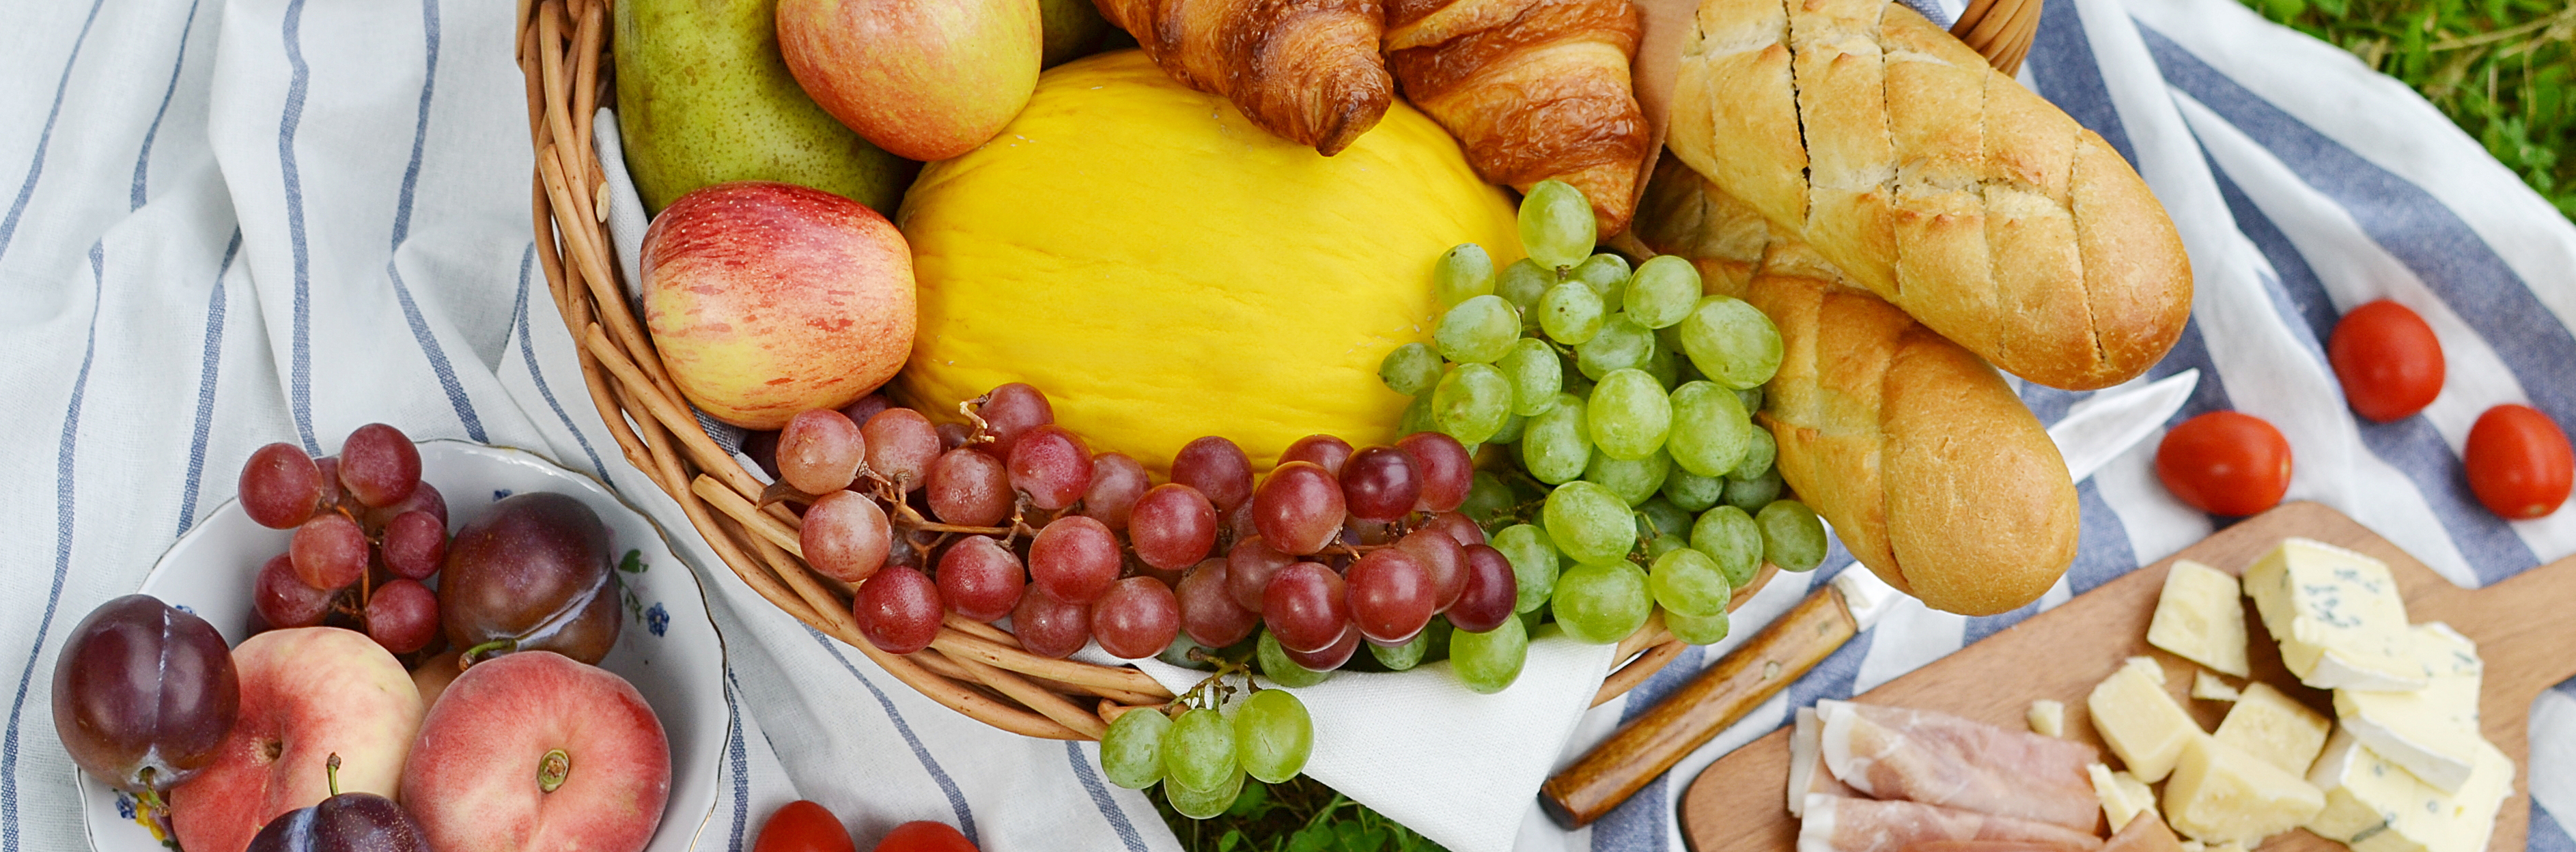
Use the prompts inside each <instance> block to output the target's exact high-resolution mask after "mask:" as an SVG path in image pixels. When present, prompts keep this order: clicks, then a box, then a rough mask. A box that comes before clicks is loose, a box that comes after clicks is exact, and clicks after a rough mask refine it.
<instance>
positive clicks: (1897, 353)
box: [1637, 165, 2078, 615]
mask: <svg viewBox="0 0 2576 852" xmlns="http://www.w3.org/2000/svg"><path fill="white" fill-rule="evenodd" d="M1761 225H1762V222H1761V215H1760V214H1759V213H1757V212H1755V211H1754V210H1753V209H1752V208H1751V207H1749V206H1747V205H1745V203H1744V202H1741V201H1737V200H1735V199H1734V198H1731V197H1728V196H1727V195H1726V194H1725V193H1724V192H1722V191H1719V190H1717V189H1716V188H1715V187H1714V186H1713V185H1712V184H1710V183H1708V182H1706V181H1705V180H1703V179H1702V178H1700V177H1699V176H1698V175H1696V174H1692V173H1691V172H1689V171H1688V170H1686V169H1680V168H1673V167H1669V166H1668V165H1667V166H1663V167H1658V168H1657V169H1656V175H1655V180H1654V182H1653V183H1652V184H1649V185H1648V187H1647V190H1646V200H1645V203H1644V206H1643V207H1642V208H1641V210H1640V212H1639V215H1638V218H1637V229H1638V236H1639V238H1640V239H1642V240H1644V241H1645V243H1646V245H1647V246H1649V247H1651V248H1653V249H1655V250H1657V251H1663V252H1669V253H1673V254H1679V255H1682V256H1684V257H1690V258H1692V259H1693V260H1694V261H1695V262H1696V263H1697V265H1698V266H1699V267H1700V270H1701V276H1702V279H1703V280H1704V281H1706V282H1707V283H1708V285H1709V288H1710V289H1711V290H1715V291H1719V292H1728V293H1730V294H1731V295H1739V296H1741V297H1743V298H1744V299H1746V300H1747V301H1750V302H1752V303H1753V305H1754V306H1755V307H1758V308H1761V309H1762V312H1763V313H1765V314H1769V315H1770V316H1771V320H1772V322H1773V323H1775V324H1777V325H1778V326H1779V328H1780V343H1781V348H1782V356H1781V359H1780V371H1779V373H1778V374H1776V375H1774V376H1772V377H1771V382H1770V383H1769V384H1767V385H1765V386H1764V388H1763V391H1764V392H1763V405H1762V411H1761V413H1760V414H1759V415H1758V416H1757V419H1758V420H1760V421H1761V422H1762V423H1763V425H1765V426H1767V427H1769V428H1770V429H1771V434H1772V435H1773V436H1774V437H1776V438H1778V439H1779V444H1780V457H1779V466H1780V478H1781V479H1783V480H1785V481H1787V482H1788V484H1789V487H1790V488H1792V489H1795V490H1796V491H1797V493H1798V496H1799V498H1800V499H1803V500H1805V501H1806V503H1807V505H1808V506H1809V507H1810V508H1813V509H1815V510H1816V513H1817V514H1820V515H1823V516H1824V518H1825V519H1826V520H1828V521H1831V522H1832V523H1833V525H1834V532H1835V534H1836V535H1839V536H1840V537H1841V538H1842V541H1843V546H1845V547H1847V548H1849V549H1850V550H1851V552H1852V555H1853V556H1854V557H1857V558H1858V559H1859V560H1860V562H1861V564H1863V565H1867V566H1869V568H1870V570H1872V571H1875V572H1877V573H1878V576H1879V577H1881V578H1883V579H1885V580H1887V582H1888V583H1889V584H1890V585H1893V586H1895V587H1897V588H1898V589H1902V590H1904V591H1905V592H1907V593H1908V594H1912V595H1913V596H1915V597H1917V598H1920V599H1922V601H1923V602H1924V603H1925V604H1928V605H1930V606H1932V607H1933V608H1935V609H1941V610H1947V611H1950V612H1956V613H1962V614H1966V615H1992V614H1995V613H1999V612H2005V611H2008V610H2011V609H2013V608H2016V607H2019V606H2021V605H2023V604H2026V603H2029V602H2031V601H2034V600H2037V599H2039V596H2040V595H2041V594H2043V593H2045V592H2047V591H2048V588H2049V586H2050V585H2052V584H2054V583H2056V582H2057V578H2058V576H2059V575H2062V574H2064V573H2065V572H2066V566H2067V564H2068V563H2070V562H2072V561H2074V559H2075V536H2076V530H2077V526H2078V519H2077V508H2076V501H2075V483H2074V482H2073V481H2071V480H2070V479H2068V477H2067V472H2066V460H2065V459H2064V458H2063V457H2061V456H2059V455H2058V453H2057V445H2056V444H2055V443H2053V442H2051V441H2050V440H2049V438H2048V432H2047V430H2045V429H2043V428H2041V427H2040V425H2039V419H2038V418H2036V417H2033V416H2031V413H2030V409H2029V408H2027V407H2025V406H2023V405H2022V403H2021V400H2020V398H2019V397H2017V396H2015V395H2014V394H2013V391H2012V388H2011V387H2010V386H2007V385H2006V384H2005V383H2004V380H2003V376H2001V375H1999V374H1997V373H1996V372H1995V371H1994V368H1992V367H1989V366H1987V365H1986V363H1985V362H1984V361H1983V360H1980V359H1979V358H1978V357H1977V356H1976V355H1975V354H1974V353H1971V352H1969V351H1968V350H1966V349H1964V348H1961V347H1960V346H1959V345H1958V344H1955V343H1952V342H1950V341H1949V340H1947V339H1944V338H1942V337H1941V336H1940V335H1939V334H1935V333H1933V331H1932V330H1931V329H1929V328H1926V327H1924V326H1923V325H1921V324H1919V323H1916V322H1915V321H1914V320H1913V319H1912V318H1910V317H1907V316H1906V315H1905V312H1903V311H1899V310H1897V309H1896V308H1895V307H1894V306H1892V305H1889V304H1888V303H1887V302H1886V301H1885V300H1882V299H1880V298H1878V297H1877V296H1875V295H1872V294H1870V293H1869V292H1868V291H1865V290H1861V289H1859V288H1856V287H1852V286H1849V285H1847V284H1845V283H1842V280H1841V277H1842V276H1841V275H1840V273H1839V272H1837V271H1836V270H1835V269H1834V267H1833V266H1832V264H1830V263H1828V262H1826V260H1825V259H1824V258H1823V257H1822V256H1821V255H1820V254H1818V253H1817V252H1816V251H1814V250H1813V249H1811V248H1809V247H1808V246H1806V245H1805V244H1803V243H1800V242H1798V241H1797V239H1796V238H1794V237H1791V236H1789V235H1787V234H1785V233H1780V232H1778V231H1775V230H1767V229H1766V233H1764V235H1763V236H1761V237H1759V238H1756V237H1754V236H1752V229H1753V228H1755V227H1759V226H1761ZM1757 257H1758V258H1759V259H1758V260H1753V259H1749V258H1757Z"/></svg>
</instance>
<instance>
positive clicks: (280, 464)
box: [240, 423, 447, 654]
mask: <svg viewBox="0 0 2576 852" xmlns="http://www.w3.org/2000/svg"><path fill="white" fill-rule="evenodd" d="M240 494H241V505H242V510H243V511H244V512H246V513H248V514H249V515H250V519H251V520H253V521H256V522H258V523H259V524H260V525H261V526H264V527H268V528H271V529H281V530H284V529H291V530H294V531H295V537H294V539H293V540H292V542H291V543H290V544H288V546H287V549H286V552H285V553H281V554H278V555H277V556H275V557H272V558H270V559H269V560H268V562H267V564H264V565H262V566H260V569H259V580H258V583H257V586H256V588H255V590H254V592H253V593H252V607H253V609H255V610H257V611H258V613H259V617H260V619H261V620H263V621H266V622H267V623H268V626H270V627H274V628H288V627H312V626H315V625H320V624H324V623H337V624H344V625H348V626H351V627H352V628H353V629H357V630H359V631H361V632H364V633H366V634H367V635H368V636H369V637H371V638H373V639H375V640H376V644H379V645H383V646H384V647H385V650H386V651H389V652H392V653H395V654H409V653H411V652H414V651H418V650H421V649H422V648H425V647H428V646H429V644H430V643H432V642H435V641H437V640H438V638H439V636H440V632H439V623H438V595H437V593H435V592H432V591H430V588H429V586H427V585H425V584H424V583H423V582H422V581H425V580H428V579H429V578H430V577H431V576H432V575H434V574H437V573H438V567H439V564H440V562H441V561H443V560H444V559H445V558H446V556H447V501H446V499H445V498H442V497H441V496H439V493H438V489H437V488H435V487H432V486H431V485H430V484H429V483H426V482H422V481H420V450H419V448H417V447H414V446H412V441H411V438H409V437H407V436H405V435H404V434H403V433H402V430H400V429H396V428H394V427H392V426H388V425H385V424H382V423H369V424H367V425H365V426H360V427H358V429H357V431H354V432H351V433H349V438H348V440H346V441H343V442H341V444H340V454H339V455H336V456H324V457H322V458H319V459H316V458H314V457H312V456H311V455H308V454H306V453H305V452H304V450H303V449H302V448H299V447H297V446H295V445H293V444H286V443H277V444H270V445H268V446H265V447H261V448H259V449H258V450H257V451H254V452H252V453H251V454H250V461H248V462H245V463H243V465H242V472H241V483H240Z"/></svg>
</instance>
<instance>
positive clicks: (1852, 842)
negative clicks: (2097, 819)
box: [1798, 794, 2102, 852]
mask: <svg viewBox="0 0 2576 852" xmlns="http://www.w3.org/2000/svg"><path fill="white" fill-rule="evenodd" d="M1804 810H1805V811H1806V812H1807V816H1806V818H1805V819H1803V820H1801V821H1799V823H1798V852H1908V850H1915V849H1924V850H1944V852H1972V850H1973V852H2095V850H2098V849H2100V848H2101V846H2102V840H2101V838H2098V837H2094V836H2093V835H2091V834H2087V833H2084V832H2080V831H2076V830H2074V829H2070V828H2064V827H2060V826H2055V825H2050V824H2048V823H2044V822H2032V821H2030V820H2026V819H2014V818H2012V817H2006V816H1996V815H1994V814H1981V813H1977V812H1975V811H1963V810H1959V809H1956V808H1945V807H1941V806H1939V805H1927V804H1923V803H1921V802H1883V801H1878V800H1875V799H1852V798H1844V797H1839V796H1827V795H1823V794H1813V795H1809V796H1808V797H1807V803H1806V806H1805V808H1804Z"/></svg>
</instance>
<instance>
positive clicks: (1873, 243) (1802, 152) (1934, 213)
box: [1667, 0, 2192, 390]
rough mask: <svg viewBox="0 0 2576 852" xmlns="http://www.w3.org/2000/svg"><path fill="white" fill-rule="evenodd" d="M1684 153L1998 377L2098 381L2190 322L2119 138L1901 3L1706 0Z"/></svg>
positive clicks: (1683, 117) (1680, 83)
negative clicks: (2113, 140)
mask: <svg viewBox="0 0 2576 852" xmlns="http://www.w3.org/2000/svg"><path fill="white" fill-rule="evenodd" d="M1667 143H1668V144H1669V145H1670V147H1671V148H1672V150H1673V153H1674V154H1675V155H1676V156H1678V157H1680V158H1681V159H1682V160H1683V161H1684V162H1686V163H1688V164H1689V165H1690V167H1691V168H1692V169H1694V170H1696V171H1698V172H1699V173H1700V174H1702V175H1705V176H1707V178H1708V179H1709V180H1710V181H1711V182H1713V183H1715V184H1716V185H1717V186H1718V187H1720V188H1722V189H1724V190H1725V191H1726V192H1727V193H1728V194H1731V195H1734V196H1735V197H1737V198H1740V199H1743V200H1744V201H1745V202H1748V203H1750V204H1751V205H1752V206H1753V207H1754V208H1755V209H1756V210H1759V211H1760V212H1761V213H1762V215H1763V216H1764V217H1765V218H1767V219H1769V220H1771V221H1772V222H1774V223H1777V224H1779V225H1780V226H1782V227H1783V228H1784V229H1786V230H1787V231H1788V232H1789V233H1792V234H1795V235H1797V236H1799V237H1800V238H1801V239H1803V240H1804V241H1805V242H1806V243H1808V244H1809V245H1811V246H1813V247H1814V249H1815V250H1816V251H1817V252H1818V253H1820V254H1821V255H1823V256H1824V257H1825V258H1826V259H1828V260H1830V261H1831V262H1832V264H1833V265H1834V266H1835V267H1838V268H1840V269H1841V270H1842V272H1843V273H1844V274H1845V275H1846V276H1848V277H1849V279H1850V281H1851V282H1852V283H1854V284H1856V285H1858V286H1861V287H1863V288H1866V289H1868V290H1870V291H1871V292H1874V293H1876V294H1878V295H1879V296H1881V297H1884V298H1885V299H1887V300H1888V301H1889V302H1891V303H1893V304H1895V305H1896V306H1897V307H1899V308H1902V309H1903V310H1904V311H1905V312H1906V313H1907V314H1909V315H1911V316H1913V317H1914V318H1915V319H1916V320H1918V321H1920V322H1922V323H1923V324H1924V325H1927V326H1930V327H1931V328H1932V329H1933V330H1935V331H1938V332H1940V333H1941V334H1942V335H1943V336H1946V337H1948V338H1949V339H1951V340H1953V341H1956V342H1957V343H1958V344H1959V345H1961V346H1965V347H1967V348H1968V349H1969V350H1970V351H1973V352H1975V353H1977V354H1979V355H1982V356H1984V357H1985V358H1986V359H1987V360H1989V361H1992V362H1993V363H1994V364H1995V366H1997V367H2000V368H2002V369H2003V370H2004V371H2006V372H2009V373H2012V374H2014V375H2017V376H2020V377H2022V378H2025V379H2029V380H2031V381H2034V382H2038V383H2040V384H2044V385H2049V386H2052V387H2060V388H2069V389H2077V390H2089V389H2095V388H2102V387H2108V386H2111V385H2114V384H2118V383H2120V382H2123V381H2127V380H2129V379H2131V378H2135V377H2137V376H2138V375H2139V374H2141V373H2144V372H2145V371H2146V370H2147V368H2148V367H2151V366H2153V365H2154V364H2155V362H2156V361H2157V360H2158V359H2161V358H2162V357H2163V356H2164V353H2165V351H2166V350H2167V349H2170V348H2171V347H2172V346H2173V342H2174V340H2175V339H2176V338H2178V337H2180V336H2181V334H2182V327H2183V323H2184V321H2185V320H2186V319H2188V317H2189V314H2190V310H2191V292H2192V287H2191V267H2190V264H2189V261H2188V259H2187V258H2186V257H2185V255H2184V253H2183V247H2182V240H2181V237H2180V236H2179V235H2178V234H2177V233H2176V232H2175V231H2174V227H2173V222H2172V220H2170V219H2168V218H2166V216H2165V212H2164V207H2163V206H2162V205H2161V204H2159V203H2157V201H2156V199H2155V196H2154V194H2153V193H2152V192H2150V191H2149V190H2148V189H2147V186H2146V182H2145V181H2143V180H2141V179H2139V177H2138V174H2137V172H2136V171H2135V170H2133V169H2131V168H2130V167H2129V164H2128V162H2127V161H2125V160H2123V159H2121V157H2120V154H2119V152H2118V151H2116V150H2114V149H2113V148H2111V146H2110V145H2109V143H2107V142H2104V141H2103V140H2102V137H2100V136H2099V135H2096V134H2094V133H2093V132H2092V131H2090V130H2086V129H2084V128H2083V126H2081V125H2079V124H2077V123H2076V122H2075V120H2074V119H2072V118H2069V117H2067V115H2066V114H2065V113H2064V112H2061V111H2059V110H2058V109H2057V108H2056V107H2055V106H2052V105H2050V104H2049V103H2048V102H2047V101H2046V100H2044V99H2042V98H2040V97H2039V95H2038V94H2036V93H2033V92H2031V91H2030V90H2029V89H2026V88H2023V87H2022V86H2021V85H2019V84H2018V83H2015V82H2014V81H2013V80H2012V78H2010V77H2006V76H2004V75H2003V74H2001V73H1999V72H1997V71H1995V70H1994V69H1993V68H1992V67H1990V66H1988V65H1987V64H1986V62H1985V60H1984V58H1983V57H1980V56H1978V55H1977V53H1976V52H1975V51H1973V50H1970V49H1968V47H1967V46H1966V45H1964V44H1961V43H1960V42H1959V41H1958V40H1957V39H1956V38H1953V37H1952V36H1951V35H1950V34H1949V33H1947V32H1945V31H1943V30H1941V29H1940V28H1939V27H1937V26H1935V25H1933V24H1932V23H1931V22H1930V21H1927V20H1924V19H1923V16H1922V15H1920V14H1918V13H1916V12H1915V11H1914V10H1912V9H1910V8H1907V7H1906V6H1904V5H1903V4H1901V3H1891V2H1886V0H1785V2H1784V0H1704V2H1702V3H1701V4H1700V7H1699V14H1698V16H1697V17H1696V19H1695V21H1694V27H1693V31H1692V32H1691V33H1689V34H1688V35H1687V36H1686V37H1685V42H1684V47H1683V52H1682V60H1681V72H1680V76H1679V78H1678V80H1677V81H1676V84H1675V90H1674V98H1673V108H1672V114H1671V129H1670V132H1669V136H1668V138H1667Z"/></svg>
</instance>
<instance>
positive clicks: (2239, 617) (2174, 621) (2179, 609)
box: [2147, 559, 2253, 677]
mask: <svg viewBox="0 0 2576 852" xmlns="http://www.w3.org/2000/svg"><path fill="white" fill-rule="evenodd" d="M2245 642H2246V639H2245V604H2244V601H2243V595H2242V593H2241V592H2240V591H2239V590H2238V589H2237V586H2236V578H2235V577H2233V576H2229V575H2228V573H2227V572H2225V571H2220V570H2218V569H2216V568H2211V567H2209V566H2207V565H2202V564H2200V563H2198V562H2193V561H2191V560H2188V559H2182V560H2176V561H2175V562H2174V564H2173V569H2172V570H2171V571H2169V572H2167V573H2166V574H2165V588H2164V591H2163V592H2162V593H2160V594H2158V595H2157V596H2156V614H2155V617H2154V620H2152V621H2150V622H2148V624H2147V644H2150V645H2154V646H2156V647H2158V648H2163V649H2165V650H2167V651H2172V652H2174V653H2175V654H2178V655H2181V657H2182V658H2183V659H2186V660H2190V661H2192V662H2195V663H2199V664H2201V665H2204V666H2208V667H2210V668H2212V669H2216V670H2218V671H2222V672H2226V673H2228V674H2232V675H2235V676H2237V677H2245V676H2247V675H2249V674H2252V673H2253V667H2252V666H2251V665H2250V664H2248V663H2247V662H2246V659H2245Z"/></svg>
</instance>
